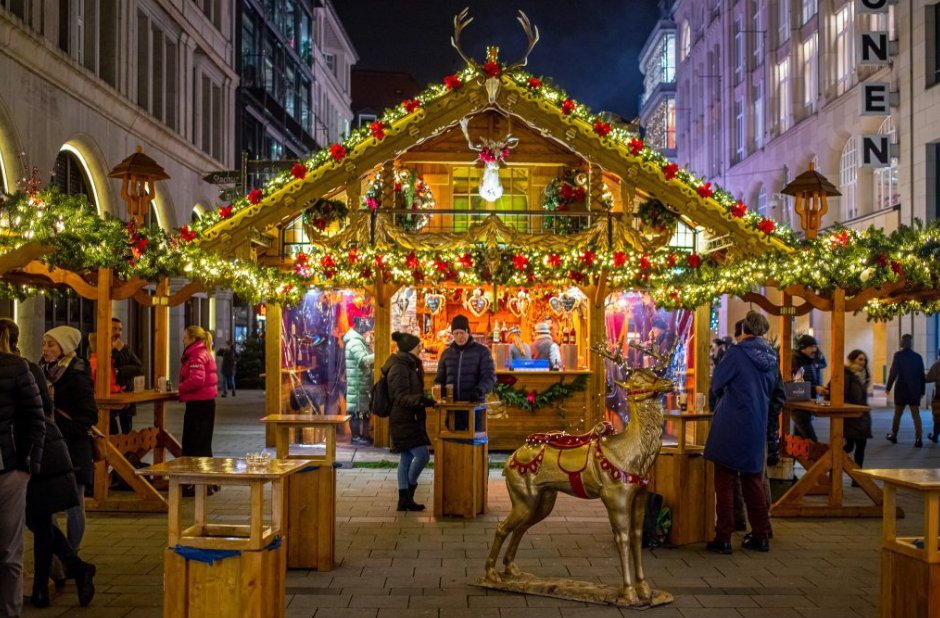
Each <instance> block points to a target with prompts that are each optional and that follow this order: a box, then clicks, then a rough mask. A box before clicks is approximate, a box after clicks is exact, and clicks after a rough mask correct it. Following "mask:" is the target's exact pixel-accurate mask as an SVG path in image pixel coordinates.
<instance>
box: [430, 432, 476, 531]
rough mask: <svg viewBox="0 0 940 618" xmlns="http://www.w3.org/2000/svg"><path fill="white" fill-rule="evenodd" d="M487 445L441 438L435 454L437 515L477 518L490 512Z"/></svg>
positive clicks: (435, 509) (435, 511)
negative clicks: (487, 511)
mask: <svg viewBox="0 0 940 618" xmlns="http://www.w3.org/2000/svg"><path fill="white" fill-rule="evenodd" d="M488 453H489V452H488V449H487V444H486V443H485V442H484V443H482V444H467V443H465V441H462V440H451V439H446V438H444V439H440V440H438V441H437V449H436V450H435V452H434V516H435V517H453V516H457V517H467V518H470V517H476V516H477V515H481V514H483V513H485V512H486V500H487V481H488V479H489V457H488Z"/></svg>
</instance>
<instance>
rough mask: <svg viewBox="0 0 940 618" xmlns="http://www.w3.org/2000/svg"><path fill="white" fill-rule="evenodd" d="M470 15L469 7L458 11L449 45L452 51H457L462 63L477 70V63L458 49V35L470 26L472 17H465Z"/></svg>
mask: <svg viewBox="0 0 940 618" xmlns="http://www.w3.org/2000/svg"><path fill="white" fill-rule="evenodd" d="M469 13H470V7H466V8H465V9H464V10H462V11H460V13H458V14H457V15H455V16H454V36H452V37H450V44H451V45H453V46H454V49H456V50H457V53H458V54H460V57H461V58H463V60H464V62H466V63H467V64H468V65H470V66H471V67H473V68H474V69H475V68H477V63H476V62H474V61H473V60H471V59H470V57H469V56H467V54H465V53H464V52H463V49H461V47H460V33H461V32H463V29H464V28H466V27H467V26H469V25H470V22H472V21H473V18H472V17H467V15H468V14H469Z"/></svg>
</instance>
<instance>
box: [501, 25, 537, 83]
mask: <svg viewBox="0 0 940 618" xmlns="http://www.w3.org/2000/svg"><path fill="white" fill-rule="evenodd" d="M516 19H518V20H519V23H520V24H522V29H523V30H525V34H526V38H528V39H529V46H528V47H526V50H525V53H524V54H522V58H520V59H519V60H516V61H515V62H513V63H510V64H509V65H508V66H507V67H506V71H507V72H509V71H512V70H513V69H518V68H521V67H524V66H525V65H526V64H528V63H529V54H531V53H532V48H533V47H535V44H536V43H538V42H539V27H538V26H533V25H532V22H530V21H529V18H528V16H527V15H526V14H525V13H523V12H522V11H519V17H517V18H516Z"/></svg>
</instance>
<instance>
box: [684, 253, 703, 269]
mask: <svg viewBox="0 0 940 618" xmlns="http://www.w3.org/2000/svg"><path fill="white" fill-rule="evenodd" d="M685 261H686V263H687V264H688V265H689V266H691V267H692V268H698V267H699V266H701V265H702V258H701V256H699V254H697V253H693V254H692V255H690V256H689V257H688V258H686V260H685Z"/></svg>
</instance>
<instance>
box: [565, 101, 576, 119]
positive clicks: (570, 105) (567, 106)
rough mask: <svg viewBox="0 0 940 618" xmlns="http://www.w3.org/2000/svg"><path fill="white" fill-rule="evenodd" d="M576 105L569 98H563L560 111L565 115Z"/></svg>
mask: <svg viewBox="0 0 940 618" xmlns="http://www.w3.org/2000/svg"><path fill="white" fill-rule="evenodd" d="M575 107H577V105H576V104H575V102H574V101H572V100H571V99H565V100H564V101H562V102H561V113H562V114H564V115H565V116H567V115H568V114H570V113H571V112H573V111H574V108H575Z"/></svg>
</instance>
